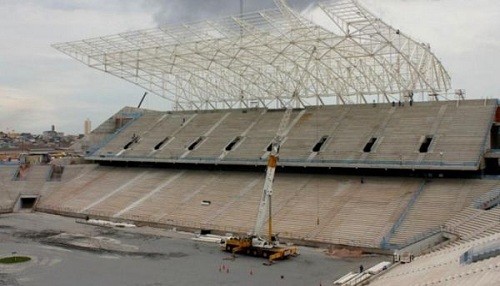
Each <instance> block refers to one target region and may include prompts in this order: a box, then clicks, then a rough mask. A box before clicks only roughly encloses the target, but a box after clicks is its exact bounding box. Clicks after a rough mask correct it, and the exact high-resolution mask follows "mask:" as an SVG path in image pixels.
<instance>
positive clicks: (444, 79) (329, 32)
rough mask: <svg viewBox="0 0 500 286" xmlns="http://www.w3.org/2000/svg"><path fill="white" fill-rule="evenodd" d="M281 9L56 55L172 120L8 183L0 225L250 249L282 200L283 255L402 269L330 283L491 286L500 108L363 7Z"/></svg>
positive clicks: (0, 176)
mask: <svg viewBox="0 0 500 286" xmlns="http://www.w3.org/2000/svg"><path fill="white" fill-rule="evenodd" d="M275 2H276V5H277V8H276V9H271V10H265V11H259V12H252V13H246V14H241V15H236V16H231V17H226V18H221V19H217V20H210V21H202V22H197V23H190V24H182V25H177V26H164V27H159V28H156V29H150V30H140V31H132V32H125V33H121V34H117V35H112V36H103V37H99V38H93V39H85V40H81V41H75V42H67V43H60V44H55V45H54V47H55V48H56V49H57V50H59V51H61V52H63V53H65V54H67V55H69V56H70V57H72V58H74V59H76V60H78V61H80V62H82V63H84V64H85V65H88V66H89V67H92V68H95V69H98V70H101V71H104V72H106V73H109V74H112V75H114V76H117V77H119V78H122V79H124V80H126V81H129V82H131V83H133V84H136V85H138V86H140V87H143V88H144V89H146V90H147V91H148V92H151V93H153V94H156V95H158V96H160V97H163V98H165V100H166V101H168V102H169V104H170V105H171V107H172V108H171V110H169V111H157V110H149V109H144V108H140V106H139V107H124V108H122V109H121V110H119V111H117V112H116V113H115V114H112V115H110V117H109V119H108V120H106V121H105V122H103V123H102V124H101V125H100V126H98V127H97V128H96V129H94V130H93V131H92V132H91V134H90V135H89V136H86V137H85V138H84V140H83V141H82V142H81V144H80V145H81V148H82V152H83V154H84V157H85V159H86V160H87V163H86V164H67V165H62V166H61V165H56V164H52V165H50V164H49V165H31V166H0V184H1V191H0V212H3V213H8V212H13V211H17V210H18V209H20V208H21V209H22V208H32V209H33V210H35V211H37V212H44V213H50V214H57V215H62V216H69V217H75V218H81V219H87V220H88V219H89V218H91V219H101V220H106V221H111V222H115V223H119V222H120V223H121V222H123V223H130V224H135V225H146V226H153V227H157V228H176V229H177V230H184V231H194V232H202V233H211V234H217V235H222V236H224V235H226V234H228V233H231V234H232V235H235V236H244V235H248V234H249V233H250V232H251V231H252V230H254V232H258V231H259V230H260V228H265V227H269V228H270V226H269V224H270V223H271V220H270V219H269V218H268V219H269V220H266V221H265V222H262V225H259V226H258V227H257V226H256V228H254V225H255V224H256V221H259V220H260V219H261V211H262V208H261V206H262V205H263V200H264V198H265V197H266V195H269V197H270V194H271V193H272V197H273V199H272V210H271V208H270V207H269V215H268V216H269V217H272V224H273V232H275V233H279V236H280V238H281V240H282V241H285V242H291V243H294V244H296V245H306V246H314V247H330V248H346V249H349V250H359V251H362V252H363V253H378V254H388V255H393V256H394V257H393V261H391V262H394V263H393V264H391V265H390V266H384V268H383V270H379V271H367V270H366V271H364V270H363V269H360V270H361V271H360V273H346V274H347V275H345V276H343V277H340V276H339V277H333V278H334V279H332V281H331V283H333V282H335V283H336V284H339V285H340V284H343V285H363V284H368V283H369V284H373V285H407V284H408V283H410V281H411V283H413V284H418V285H430V284H432V285H495V284H497V283H499V282H500V274H499V273H500V271H498V270H499V267H500V256H498V254H499V253H500V207H499V206H498V205H499V202H500V181H499V180H498V178H499V177H498V175H499V170H500V165H499V158H500V132H499V127H498V126H500V111H499V107H498V102H497V100H496V99H475V100H468V99H465V92H464V91H463V90H459V89H457V90H452V89H451V80H450V77H449V75H448V73H447V71H446V70H445V68H444V67H443V65H442V64H441V62H440V61H439V60H438V58H437V57H436V56H435V55H434V54H433V53H432V52H431V49H430V45H428V44H424V43H421V42H418V41H415V40H414V39H412V38H411V37H410V36H409V35H407V34H405V33H404V31H400V30H398V29H396V28H393V27H391V26H389V25H388V24H386V23H385V22H383V21H382V20H381V19H379V18H377V17H376V16H375V15H373V14H372V13H371V12H369V11H368V9H366V8H364V7H363V6H361V5H360V4H359V3H358V2H357V1H355V0H339V1H319V2H317V3H316V4H315V6H313V7H309V8H308V9H307V10H306V11H304V12H301V13H299V12H297V11H295V10H293V9H291V8H290V7H289V6H288V5H287V4H286V1H281V0H276V1H275ZM457 84H460V83H457ZM270 157H276V158H279V160H278V161H277V163H276V164H275V165H273V164H270V163H269V162H270V160H269V158H270ZM270 167H272V168H273V174H271V175H272V177H269V176H270V175H269V168H270ZM266 168H267V170H268V173H267V176H266ZM274 168H276V175H275V177H274ZM270 178H271V179H270ZM263 186H265V187H264V194H263ZM270 189H272V191H270ZM269 200H270V198H269ZM267 204H269V205H270V202H266V206H267ZM266 210H267V208H266ZM270 232H271V231H270ZM253 234H255V233H253ZM269 236H271V233H270V234H269ZM269 239H270V238H269ZM475 283H476V284H475Z"/></svg>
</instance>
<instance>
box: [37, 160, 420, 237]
mask: <svg viewBox="0 0 500 286" xmlns="http://www.w3.org/2000/svg"><path fill="white" fill-rule="evenodd" d="M364 180H365V181H364V182H363V183H361V182H360V181H359V179H358V178H353V177H339V176H327V175H300V176H298V175H296V174H286V173H284V174H280V175H279V176H277V177H276V180H275V184H274V188H273V189H274V196H273V217H274V222H275V223H274V230H275V231H276V232H279V233H281V235H282V236H283V237H293V238H301V239H309V240H315V241H325V242H330V243H347V242H350V240H351V238H352V237H357V239H356V244H358V245H364V246H369V247H375V246H377V245H378V244H379V243H380V241H381V239H382V237H383V235H384V234H385V233H386V232H387V230H388V229H390V227H391V226H392V224H393V223H394V221H395V220H396V219H397V218H398V217H399V214H400V213H401V212H402V210H403V209H404V207H405V206H406V204H407V201H408V200H409V198H410V197H411V194H412V193H413V192H414V191H416V190H417V189H418V186H419V182H420V180H417V179H410V180H408V179H405V180H401V179H387V178H369V179H364ZM263 183H264V173H263V172H262V173H251V172H221V171H195V170H168V169H144V168H117V167H102V166H100V167H95V165H92V167H88V168H87V169H86V173H85V174H84V175H82V176H75V177H74V178H73V179H71V180H67V181H63V182H59V185H57V186H56V185H51V187H52V188H53V189H52V192H51V193H50V194H49V195H48V196H44V197H43V198H42V200H41V202H40V204H39V208H40V209H42V210H52V211H55V212H70V213H71V212H72V213H78V214H88V215H95V216H102V217H109V218H121V219H131V220H136V221H145V222H151V223H163V224H170V225H174V226H175V225H178V226H187V227H196V228H208V229H218V230H223V231H229V232H245V233H246V232H250V231H252V230H253V227H254V224H255V219H256V215H257V209H258V204H259V201H260V198H261V195H262V187H263ZM354 214H356V215H354ZM266 229H267V226H264V228H263V230H262V231H263V232H265V231H266Z"/></svg>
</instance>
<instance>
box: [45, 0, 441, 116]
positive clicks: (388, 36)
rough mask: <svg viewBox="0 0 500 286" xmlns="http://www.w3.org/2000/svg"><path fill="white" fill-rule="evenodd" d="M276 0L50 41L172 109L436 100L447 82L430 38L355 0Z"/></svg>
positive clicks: (57, 47) (62, 50)
mask: <svg viewBox="0 0 500 286" xmlns="http://www.w3.org/2000/svg"><path fill="white" fill-rule="evenodd" d="M275 2H276V6H277V7H276V8H275V9H271V10H263V11H258V12H252V13H246V14H241V15H237V16H230V17H225V18H221V19H217V20H209V21H201V22H196V23H191V24H180V25H173V26H162V27H159V28H155V29H147V30H139V31H132V32H125V33H120V34H117V35H111V36H103V37H98V38H91V39H85V40H80V41H74V42H67V43H59V44H54V45H53V46H54V47H55V48H56V49H57V50H59V51H61V52H63V53H65V54H67V55H69V56H70V57H73V58H75V59H77V60H78V61H80V62H82V63H84V64H85V65H88V66H89V67H92V68H95V69H98V70H101V71H104V72H106V73H110V74H112V75H114V76H117V77H119V78H122V79H124V80H127V81H129V82H132V83H134V84H136V85H138V86H140V87H142V88H144V89H146V90H148V91H150V92H152V93H154V94H156V95H159V96H161V97H163V98H165V99H167V100H169V101H170V102H171V103H172V107H173V109H175V110H206V109H232V108H252V107H266V108H283V107H285V106H287V105H288V104H293V106H294V107H304V106H309V105H325V104H352V103H372V102H394V101H396V102H397V101H410V100H438V99H439V98H443V97H446V94H447V92H448V91H449V90H450V77H449V75H448V73H447V72H446V70H445V69H444V67H443V66H442V64H441V63H440V61H439V60H438V59H437V58H436V56H435V55H434V54H433V53H432V52H431V50H430V46H429V45H428V44H424V43H420V42H417V41H415V40H413V39H411V38H410V37H409V36H408V35H406V34H404V33H403V32H401V31H400V30H398V29H395V28H393V27H391V26H389V25H387V24H386V23H384V22H383V21H382V20H381V19H379V18H377V17H376V16H374V15H373V14H372V13H370V12H369V11H368V10H366V9H365V8H364V7H362V6H361V5H360V4H359V3H358V2H357V1H355V0H337V1H319V2H317V3H316V4H315V6H313V7H309V8H308V9H306V11H303V12H301V13H299V12H297V11H295V10H293V9H292V8H290V7H289V6H288V5H287V3H286V1H285V0H275ZM311 51H314V56H313V59H312V60H311V61H310V63H309V64H307V63H308V61H309V59H310V57H311ZM299 81H301V82H302V84H301V88H300V90H298V91H296V93H298V96H294V91H295V87H296V86H297V83H298V82H299ZM417 95H420V96H417ZM414 97H415V98H414Z"/></svg>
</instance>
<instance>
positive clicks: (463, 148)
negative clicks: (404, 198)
mask: <svg viewBox="0 0 500 286" xmlns="http://www.w3.org/2000/svg"><path fill="white" fill-rule="evenodd" d="M496 108H497V103H496V101H495V100H466V101H445V102H416V103H413V104H411V105H410V104H408V103H407V104H404V103H394V106H393V104H373V105H372V104H369V105H335V106H319V107H308V108H304V109H296V110H294V111H293V113H292V116H291V120H290V121H291V123H290V125H289V128H288V130H287V131H286V135H285V138H284V141H283V143H282V146H281V149H280V165H282V166H299V167H337V168H386V169H387V168H388V169H427V170H469V171H470V170H478V169H480V168H481V167H484V164H483V163H484V162H483V155H484V153H485V151H486V150H489V149H491V146H490V140H488V138H490V129H491V126H492V122H493V120H494V115H495V112H496ZM283 114H284V111H283V110H268V109H258V108H257V109H248V110H247V109H243V110H220V111H203V112H202V111H200V112H192V111H190V112H158V111H150V110H145V109H136V108H124V109H123V110H121V111H120V112H118V113H117V114H115V115H114V116H112V117H111V118H110V119H108V120H107V121H106V122H104V123H103V124H102V125H101V126H100V127H99V128H97V129H96V130H94V135H95V136H99V138H102V139H103V141H101V142H100V143H99V144H96V145H94V146H92V148H90V149H89V151H88V154H87V158H88V159H91V160H96V161H125V162H151V163H187V164H230V165H265V163H266V160H265V159H266V158H267V155H268V153H269V149H268V148H269V145H270V143H271V141H272V139H273V137H274V136H275V134H276V130H277V128H278V124H277V123H278V122H279V121H280V119H281V117H282V116H283Z"/></svg>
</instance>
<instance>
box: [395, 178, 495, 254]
mask: <svg viewBox="0 0 500 286" xmlns="http://www.w3.org/2000/svg"><path fill="white" fill-rule="evenodd" d="M495 184H497V182H496V181H489V180H463V179H456V180H451V179H435V180H433V181H432V182H430V183H427V184H426V186H425V187H424V190H423V191H422V193H421V194H420V196H419V197H418V199H417V201H416V202H415V204H414V205H413V206H412V207H411V209H410V210H409V212H408V214H407V216H406V218H405V220H404V221H403V223H402V224H401V225H400V226H399V228H398V229H397V230H396V233H395V234H394V236H393V237H392V239H391V241H390V242H391V243H394V244H400V245H403V244H405V243H407V242H408V239H409V238H410V239H411V238H413V237H415V236H417V235H420V234H422V233H426V232H428V231H432V230H435V229H437V228H439V227H441V226H444V225H445V223H446V221H448V220H449V219H451V218H452V217H454V216H455V215H456V214H458V213H459V212H460V211H462V210H463V209H464V208H466V207H467V206H468V205H469V204H470V203H471V202H472V200H473V198H475V197H478V196H481V195H482V194H484V193H486V192H488V191H490V190H491V189H492V188H493V187H494V185H495Z"/></svg>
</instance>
